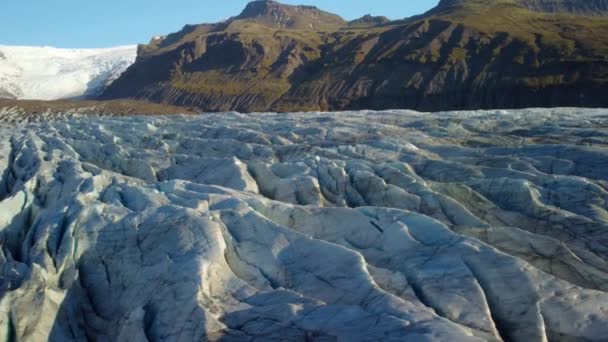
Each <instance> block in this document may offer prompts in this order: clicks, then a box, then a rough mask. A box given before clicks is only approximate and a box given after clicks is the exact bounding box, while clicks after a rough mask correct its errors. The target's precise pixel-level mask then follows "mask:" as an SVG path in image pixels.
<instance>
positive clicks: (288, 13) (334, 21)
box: [234, 0, 346, 30]
mask: <svg viewBox="0 0 608 342" xmlns="http://www.w3.org/2000/svg"><path fill="white" fill-rule="evenodd" d="M234 19H235V20H253V21H256V22H259V23H263V24H266V25H270V26H273V27H276V28H288V29H304V30H332V29H338V28H340V27H343V26H345V25H346V21H344V19H342V18H340V17H339V16H338V15H336V14H332V13H329V12H325V11H322V10H320V9H318V8H317V7H315V6H292V5H285V4H282V3H279V2H277V1H273V0H257V1H252V2H250V3H249V4H247V6H246V7H245V9H244V10H243V11H242V12H241V14H239V15H238V16H237V17H235V18H234Z"/></svg>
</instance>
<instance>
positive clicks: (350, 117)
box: [0, 108, 608, 341]
mask: <svg viewBox="0 0 608 342" xmlns="http://www.w3.org/2000/svg"><path fill="white" fill-rule="evenodd" d="M15 115H18V113H15V112H11V111H5V112H4V113H0V118H2V120H4V121H5V122H15V121H18V120H16V119H15V118H14V117H12V116H15ZM607 127H608V110H590V109H572V108H570V109H568V108H561V109H529V110H518V111H485V112H449V113H418V112H411V111H385V112H366V111H361V112H344V113H331V114H328V113H296V114H273V113H267V114H251V115H243V114H238V113H224V114H206V115H200V116H166V117H123V118H115V117H103V118H102V117H97V118H96V117H77V116H74V117H63V118H58V119H56V120H53V119H51V118H48V117H47V118H45V119H44V120H41V121H40V122H34V123H23V124H18V125H16V126H15V125H11V126H9V125H5V126H0V177H1V178H0V232H1V233H0V243H1V246H2V247H1V250H0V339H4V340H15V339H16V340H26V341H39V340H40V341H42V340H53V341H61V340H77V341H86V340H90V339H94V340H99V341H138V340H146V339H147V340H170V341H192V340H203V339H208V340H222V341H243V340H263V341H273V340H294V341H299V340H307V339H308V340H321V341H326V340H328V341H331V340H341V341H380V340H382V341H390V340H395V341H404V340H405V341H410V340H411V341H469V340H470V341H474V340H495V341H500V340H508V341H575V340H577V341H578V340H588V341H603V340H605V339H606V336H608V293H607V291H608V264H607V262H606V261H607V260H608V204H607V203H608V149H607V147H608V132H607Z"/></svg>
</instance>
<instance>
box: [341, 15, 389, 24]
mask: <svg viewBox="0 0 608 342" xmlns="http://www.w3.org/2000/svg"><path fill="white" fill-rule="evenodd" d="M389 21H391V20H390V19H389V18H387V17H384V16H373V15H371V14H366V15H364V16H362V17H361V18H358V19H355V20H351V21H349V22H348V26H350V27H373V26H378V25H382V24H386V23H388V22H389Z"/></svg>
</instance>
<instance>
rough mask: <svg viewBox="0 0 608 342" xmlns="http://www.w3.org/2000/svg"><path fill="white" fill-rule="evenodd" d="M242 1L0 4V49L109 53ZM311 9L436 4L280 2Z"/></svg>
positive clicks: (376, 9) (380, 9)
mask: <svg viewBox="0 0 608 342" xmlns="http://www.w3.org/2000/svg"><path fill="white" fill-rule="evenodd" d="M248 2H249V1H247V0H244V1H241V0H214V1H210V0H2V4H1V5H0V44H5V45H50V46H57V47H67V48H74V47H83V48H86V47H108V46H114V45H127V44H136V43H147V42H148V41H149V39H150V38H151V37H152V36H154V35H165V34H168V33H171V32H175V31H177V30H179V29H180V28H182V27H183V26H184V25H185V24H197V23H203V22H205V23H207V22H210V23H212V22H217V21H220V20H223V19H226V18H228V17H231V16H233V15H237V14H238V13H240V11H241V10H242V9H243V8H244V7H245V5H246V4H247V3H248ZM281 2H283V3H289V4H302V5H315V6H317V7H319V8H321V9H324V10H327V11H330V12H333V13H336V14H339V15H341V16H342V17H344V18H345V19H349V20H350V19H355V18H358V17H360V16H362V15H364V14H367V13H371V14H373V15H384V16H387V17H389V18H392V19H401V18H404V17H408V16H411V15H415V14H420V13H422V12H424V11H426V10H428V9H430V8H432V7H433V6H435V5H436V4H437V3H438V0H293V1H292V0H284V1H281Z"/></svg>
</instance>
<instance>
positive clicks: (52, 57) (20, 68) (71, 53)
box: [0, 45, 137, 100]
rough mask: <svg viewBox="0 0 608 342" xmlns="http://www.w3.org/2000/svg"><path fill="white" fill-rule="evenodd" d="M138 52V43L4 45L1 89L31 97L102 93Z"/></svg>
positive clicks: (41, 97)
mask: <svg viewBox="0 0 608 342" xmlns="http://www.w3.org/2000/svg"><path fill="white" fill-rule="evenodd" d="M2 55H3V56H4V57H5V58H2V57H1V56H2ZM136 55H137V46H135V45H129V46H118V47H112V48H104V49H60V48H54V47H47V46H45V47H32V46H7V45H0V93H2V90H4V91H5V92H8V93H9V94H12V95H13V96H14V97H16V98H18V99H28V100H57V99H66V98H80V97H89V96H94V95H98V94H99V93H100V92H101V91H102V90H103V89H104V87H105V86H107V85H108V84H109V83H111V82H112V81H114V80H115V79H116V78H118V77H119V76H120V74H122V73H123V72H124V71H125V70H126V69H127V68H128V67H129V66H130V65H131V64H133V62H134V61H135V58H136Z"/></svg>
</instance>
